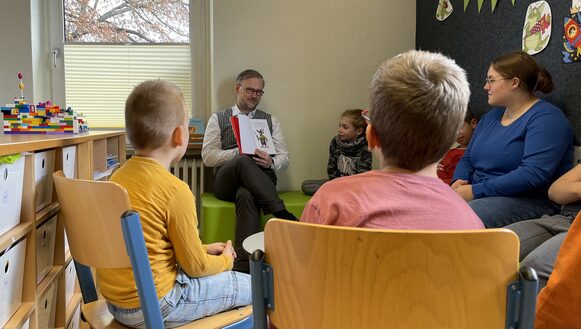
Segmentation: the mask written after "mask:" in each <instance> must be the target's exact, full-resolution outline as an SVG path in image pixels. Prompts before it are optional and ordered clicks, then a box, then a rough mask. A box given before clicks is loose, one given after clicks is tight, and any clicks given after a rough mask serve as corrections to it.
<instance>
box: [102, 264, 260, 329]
mask: <svg viewBox="0 0 581 329" xmlns="http://www.w3.org/2000/svg"><path fill="white" fill-rule="evenodd" d="M251 295H252V292H251V289H250V275H248V274H244V273H239V272H234V271H226V272H222V273H219V274H216V275H211V276H207V277H202V278H190V277H189V276H188V275H187V274H185V273H184V272H183V271H181V270H180V271H179V272H178V275H177V277H176V282H175V285H174V288H173V289H172V291H170V292H169V293H168V294H167V295H165V296H164V297H162V298H161V299H160V300H159V306H160V309H161V316H162V318H163V321H164V326H165V328H174V327H179V326H182V325H185V324H187V323H189V322H192V321H194V320H197V319H200V318H203V317H205V316H209V315H213V314H216V313H219V312H222V311H226V310H229V309H232V308H235V307H239V306H244V305H249V304H251V302H252V298H251V297H252V296H251ZM107 306H108V308H109V312H111V314H113V316H114V317H115V319H116V320H117V321H119V322H121V323H123V324H124V325H126V326H129V327H133V328H145V322H144V320H143V313H142V311H141V307H139V308H133V309H126V308H121V307H118V306H115V305H113V304H110V303H107Z"/></svg>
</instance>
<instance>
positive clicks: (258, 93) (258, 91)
mask: <svg viewBox="0 0 581 329" xmlns="http://www.w3.org/2000/svg"><path fill="white" fill-rule="evenodd" d="M244 91H246V95H252V94H256V96H262V95H264V90H262V89H254V88H248V87H247V88H244Z"/></svg>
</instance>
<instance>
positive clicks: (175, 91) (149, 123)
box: [125, 79, 187, 150]
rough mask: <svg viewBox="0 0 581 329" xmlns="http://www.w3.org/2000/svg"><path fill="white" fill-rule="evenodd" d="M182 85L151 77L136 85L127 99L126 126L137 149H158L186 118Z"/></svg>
mask: <svg viewBox="0 0 581 329" xmlns="http://www.w3.org/2000/svg"><path fill="white" fill-rule="evenodd" d="M186 115H187V114H186V111H185V101H184V96H183V94H182V91H181V90H180V88H178V87H177V86H176V85H174V84H173V83H171V82H169V81H164V80H159V79H158V80H148V81H144V82H142V83H140V84H139V85H138V86H136V87H135V88H134V89H133V91H132V92H131V94H129V96H128V97H127V101H126V102H125V130H126V131H127V137H128V138H129V142H130V143H131V145H133V147H134V148H135V149H137V150H155V149H158V148H160V147H161V146H162V145H163V144H164V143H166V142H167V141H168V140H169V138H170V137H171V135H172V133H173V131H174V129H175V128H176V127H178V126H182V125H183V124H184V121H185V119H186Z"/></svg>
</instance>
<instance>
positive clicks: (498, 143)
mask: <svg viewBox="0 0 581 329" xmlns="http://www.w3.org/2000/svg"><path fill="white" fill-rule="evenodd" d="M484 90H486V91H487V92H488V104H490V105H492V106H496V107H495V108H494V109H492V110H491V111H490V112H488V113H487V114H486V115H484V116H483V117H482V119H481V121H480V122H479V123H478V126H477V127H476V131H475V132H474V136H473V137H472V140H471V142H470V144H469V145H468V148H467V149H466V152H465V153H464V157H462V159H461V160H460V162H459V163H458V166H457V167H456V171H455V172H454V178H453V179H452V182H453V183H452V188H454V189H455V190H456V191H457V192H458V193H459V194H460V195H461V196H462V197H463V198H464V199H465V200H466V201H468V203H469V204H470V206H471V207H472V209H473V210H474V211H475V212H476V214H478V216H479V217H480V218H481V219H482V221H483V222H484V225H486V227H503V226H505V225H508V224H511V223H514V222H518V221H521V220H524V219H530V218H538V217H540V216H541V215H544V214H554V213H556V212H558V210H559V206H558V205H557V204H555V203H554V202H552V201H550V200H549V199H548V197H547V190H548V188H549V186H550V185H551V183H552V182H553V181H555V180H556V179H557V178H558V177H560V176H561V175H563V174H564V173H565V172H567V171H568V170H569V169H571V167H572V165H573V132H572V129H571V126H570V125H569V122H568V121H567V119H566V118H565V116H564V115H563V113H562V111H561V110H560V109H559V108H558V107H556V106H554V105H552V104H550V103H548V102H546V101H544V100H540V99H539V98H538V97H537V96H536V95H535V92H537V91H541V92H543V93H549V92H551V91H552V90H553V82H552V80H551V75H550V74H549V72H548V71H547V70H545V69H544V68H542V67H541V66H540V65H538V64H537V62H536V61H535V60H534V59H533V58H532V56H530V55H528V54H527V53H525V52H514V53H509V54H505V55H503V56H500V57H498V58H496V59H495V60H493V61H492V63H491V65H490V68H489V69H488V73H487V77H486V84H485V85H484Z"/></svg>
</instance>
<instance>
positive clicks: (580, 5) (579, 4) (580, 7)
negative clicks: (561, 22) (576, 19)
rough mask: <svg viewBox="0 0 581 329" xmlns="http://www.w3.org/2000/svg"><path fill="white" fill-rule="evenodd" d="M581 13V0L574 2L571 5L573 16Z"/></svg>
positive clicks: (574, 0)
mask: <svg viewBox="0 0 581 329" xmlns="http://www.w3.org/2000/svg"><path fill="white" fill-rule="evenodd" d="M580 11H581V0H573V3H572V4H571V14H575V13H578V12H580Z"/></svg>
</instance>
